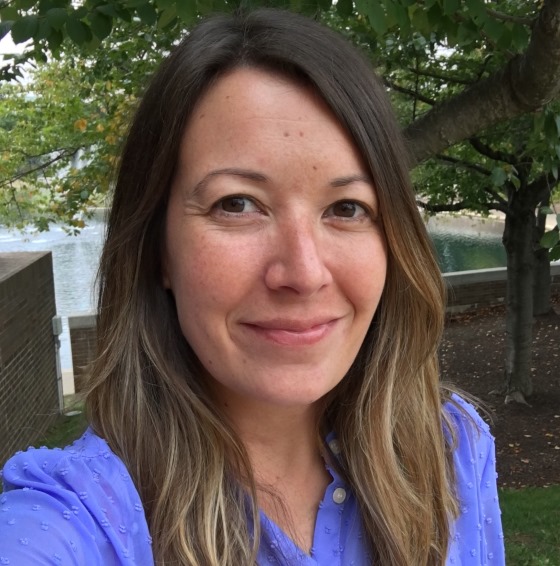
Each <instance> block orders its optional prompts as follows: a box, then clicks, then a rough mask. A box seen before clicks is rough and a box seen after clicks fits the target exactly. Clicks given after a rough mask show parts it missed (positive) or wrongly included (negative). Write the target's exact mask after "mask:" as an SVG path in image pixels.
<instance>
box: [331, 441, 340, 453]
mask: <svg viewBox="0 0 560 566" xmlns="http://www.w3.org/2000/svg"><path fill="white" fill-rule="evenodd" d="M329 448H330V449H331V452H332V453H333V454H334V455H335V456H338V455H339V454H340V444H339V442H338V440H336V439H334V440H331V441H330V442H329Z"/></svg>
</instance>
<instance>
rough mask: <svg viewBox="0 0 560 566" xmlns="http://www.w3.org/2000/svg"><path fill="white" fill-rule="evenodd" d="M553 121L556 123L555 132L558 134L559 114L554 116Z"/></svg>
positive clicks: (559, 126) (559, 128)
mask: <svg viewBox="0 0 560 566" xmlns="http://www.w3.org/2000/svg"><path fill="white" fill-rule="evenodd" d="M554 122H555V123H556V133H557V134H558V135H559V136H560V115H558V114H556V115H555V116H554Z"/></svg>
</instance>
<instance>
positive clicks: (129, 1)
mask: <svg viewBox="0 0 560 566" xmlns="http://www.w3.org/2000/svg"><path fill="white" fill-rule="evenodd" d="M180 2H181V0H177V3H178V4H179V3H180ZM147 4H148V0H126V2H124V5H125V6H127V7H128V8H139V7H140V6H146V5H147Z"/></svg>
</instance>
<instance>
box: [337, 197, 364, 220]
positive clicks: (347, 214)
mask: <svg viewBox="0 0 560 566" xmlns="http://www.w3.org/2000/svg"><path fill="white" fill-rule="evenodd" d="M367 214H368V213H367V211H366V209H365V208H364V207H363V206H361V205H360V204H358V203H357V202H354V201H351V200H342V201H340V202H335V203H334V204H333V205H332V206H331V207H330V209H329V216H336V217H339V218H357V217H361V216H366V215H367Z"/></svg>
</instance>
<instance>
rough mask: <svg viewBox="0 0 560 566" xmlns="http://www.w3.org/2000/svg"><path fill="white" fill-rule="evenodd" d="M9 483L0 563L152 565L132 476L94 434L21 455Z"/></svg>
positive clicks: (1, 501)
mask: <svg viewBox="0 0 560 566" xmlns="http://www.w3.org/2000/svg"><path fill="white" fill-rule="evenodd" d="M3 484H4V493H2V494H1V495H0V565H4V564H10V565H17V566H28V565H29V566H31V565H42V564H45V565H47V564H48V565H51V564H52V565H58V564H65V565H67V564H69V565H80V566H82V565H84V564H87V565H88V566H90V565H91V566H112V565H120V564H127V565H133V564H143V565H144V564H146V565H151V564H153V558H152V551H151V546H150V545H151V539H150V537H149V533H148V528H147V523H146V519H145V514H144V510H143V507H142V505H141V503H140V499H139V496H138V493H137V491H136V488H135V486H134V484H133V482H132V479H131V478H130V476H129V475H128V473H127V471H126V469H125V467H124V464H123V463H122V462H121V461H120V460H119V459H118V458H117V457H116V456H115V455H114V454H113V453H112V452H111V451H110V450H109V448H108V446H107V444H106V443H105V442H104V441H103V440H102V439H100V438H99V437H96V436H95V435H93V434H92V433H86V435H85V436H84V437H83V438H82V439H81V440H80V441H78V442H77V443H76V444H75V445H73V446H72V447H69V448H68V449H65V450H49V449H46V448H44V449H32V450H29V451H27V452H22V453H19V454H17V455H15V456H14V457H13V458H11V459H10V460H8V462H7V463H6V465H5V466H4V471H3Z"/></svg>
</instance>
